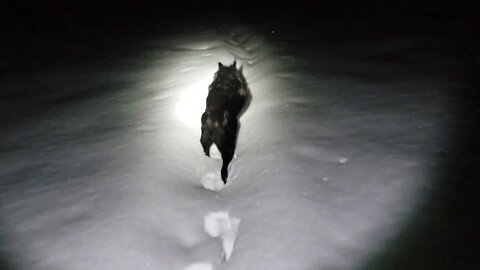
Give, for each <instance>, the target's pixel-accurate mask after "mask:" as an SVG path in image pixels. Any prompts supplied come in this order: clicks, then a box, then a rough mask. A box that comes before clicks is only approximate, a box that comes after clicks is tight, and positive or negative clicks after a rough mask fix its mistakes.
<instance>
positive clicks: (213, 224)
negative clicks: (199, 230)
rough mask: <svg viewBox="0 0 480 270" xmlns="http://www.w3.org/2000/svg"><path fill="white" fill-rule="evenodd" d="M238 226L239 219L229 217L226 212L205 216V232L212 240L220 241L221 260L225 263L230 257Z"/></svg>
mask: <svg viewBox="0 0 480 270" xmlns="http://www.w3.org/2000/svg"><path fill="white" fill-rule="evenodd" d="M239 225H240V219H239V218H234V217H230V215H229V213H228V212H226V211H221V212H211V213H208V215H206V216H205V232H206V233H207V234H208V235H210V236H211V237H213V238H217V237H220V238H221V239H222V248H223V252H222V258H224V259H225V260H226V261H228V259H230V256H232V252H233V245H234V243H235V239H236V238H237V234H238V227H239Z"/></svg>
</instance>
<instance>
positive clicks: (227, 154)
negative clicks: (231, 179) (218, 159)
mask: <svg viewBox="0 0 480 270" xmlns="http://www.w3.org/2000/svg"><path fill="white" fill-rule="evenodd" d="M220 152H221V153H222V161H223V165H222V171H221V175H222V180H223V183H225V184H226V183H227V178H228V165H229V164H230V162H231V161H232V159H233V155H234V153H235V145H233V146H230V147H227V148H226V149H225V148H224V149H221V151H220Z"/></svg>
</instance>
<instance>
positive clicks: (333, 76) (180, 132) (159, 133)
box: [0, 24, 458, 270]
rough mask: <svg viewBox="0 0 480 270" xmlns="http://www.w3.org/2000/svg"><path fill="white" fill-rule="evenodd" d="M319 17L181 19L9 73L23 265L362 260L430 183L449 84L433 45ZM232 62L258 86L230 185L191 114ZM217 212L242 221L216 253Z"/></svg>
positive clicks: (11, 172)
mask: <svg viewBox="0 0 480 270" xmlns="http://www.w3.org/2000/svg"><path fill="white" fill-rule="evenodd" d="M329 27H330V26H329V25H328V24H325V25H324V26H322V27H319V28H317V29H316V31H318V33H322V31H325V33H326V34H325V35H326V36H325V37H322V38H321V39H314V38H313V36H312V35H310V33H309V31H310V30H309V29H304V31H299V30H298V29H289V28H288V27H281V26H275V25H268V24H266V25H257V26H256V27H253V26H246V25H242V24H231V25H224V26H221V27H217V26H212V25H207V24H205V25H202V24H196V25H190V26H189V25H183V26H182V27H179V28H178V31H177V32H176V34H171V35H169V36H168V37H165V36H162V37H160V36H159V37H156V36H154V35H152V36H150V37H148V38H145V39H143V40H139V41H138V42H137V44H136V45H135V46H136V47H135V48H136V49H137V50H136V51H135V53H130V54H126V55H121V54H120V56H117V57H116V58H114V59H109V60H99V61H89V62H87V63H82V62H79V63H72V64H70V65H65V66H62V67H59V68H51V69H46V70H44V71H42V72H37V73H35V74H33V75H25V76H24V77H21V78H12V79H5V80H3V81H1V82H0V88H2V89H4V91H9V92H11V93H14V94H15V93H17V94H18V93H25V94H28V95H29V96H31V99H29V100H25V99H20V98H19V99H15V95H14V94H12V97H11V99H10V100H6V101H5V100H4V101H2V102H5V103H4V105H5V104H7V103H8V104H10V106H15V108H16V110H17V111H15V113H11V115H10V116H11V117H12V118H9V119H13V120H12V121H6V122H4V123H3V124H2V133H1V134H0V139H1V141H0V143H1V144H0V162H1V164H2V166H1V168H0V184H1V189H0V190H1V191H0V196H1V201H2V208H1V215H2V227H1V229H2V237H3V238H4V239H3V240H4V245H3V252H4V253H5V254H8V255H9V258H12V260H13V261H14V263H16V264H17V265H18V267H19V268H20V269H32V270H52V269H62V270H77V269H78V270H85V269H89V270H96V269H99V270H106V269H116V270H122V269H166V270H174V269H189V270H192V269H197V270H198V269H215V270H218V269H230V270H236V269H257V270H262V269H276V270H281V269H288V270H290V269H306V270H308V269H357V268H359V267H360V266H361V265H362V263H363V262H364V261H365V260H366V259H367V257H368V256H370V255H371V254H372V253H374V252H376V251H378V250H380V249H382V247H383V245H384V244H385V243H386V241H387V240H389V239H391V238H392V237H394V236H395V234H396V232H398V231H399V230H400V229H401V227H402V225H403V224H404V222H405V220H406V219H407V218H408V217H409V216H410V215H411V214H412V213H414V212H415V209H416V205H417V204H418V203H420V202H421V198H422V196H423V195H424V192H428V190H429V188H430V187H431V186H432V185H433V184H431V183H430V182H429V181H428V179H429V173H430V171H429V169H430V168H431V166H432V163H433V162H434V160H433V158H432V157H433V156H434V155H435V154H436V153H438V152H441V151H442V147H439V146H442V145H444V140H445V138H444V132H443V131H444V130H445V128H446V126H448V125H447V124H448V121H449V120H451V119H450V118H449V117H451V109H452V102H453V101H452V98H451V97H450V96H449V95H448V91H447V89H450V88H452V87H457V86H458V83H457V82H456V81H455V80H454V79H453V78H452V77H451V76H449V75H448V74H449V68H451V67H452V65H454V64H455V59H452V58H451V57H450V56H449V55H448V54H447V53H445V52H443V51H442V50H440V49H439V47H435V42H433V41H431V40H428V39H422V38H420V37H413V36H412V37H409V36H400V37H384V38H378V39H371V40H370V41H366V39H363V38H361V37H360V38H358V37H356V36H352V38H349V39H336V38H335V35H330V36H328V35H327V34H328V33H331V32H333V33H335V31H332V30H330V29H329ZM234 58H236V59H237V61H238V63H240V64H243V65H244V72H245V76H246V78H247V81H248V83H249V86H250V89H251V91H252V95H253V99H252V104H251V106H250V108H249V109H248V111H247V112H246V113H245V114H244V115H243V116H242V118H241V122H242V126H241V130H240V134H239V139H238V147H237V151H236V154H237V158H236V159H235V160H234V161H233V162H232V163H233V164H232V167H231V171H230V178H229V182H228V184H227V186H225V187H223V186H218V185H217V186H216V184H215V181H213V180H215V179H214V178H215V175H216V174H218V172H219V170H220V167H221V160H218V159H209V158H208V157H206V156H205V155H204V154H203V152H202V148H201V145H200V143H199V138H200V115H201V112H202V111H203V109H204V106H205V97H206V94H207V92H206V91H207V86H208V84H209V83H210V82H211V80H212V79H213V73H214V72H215V70H216V68H217V62H219V61H221V62H223V63H226V64H228V63H231V62H232V61H233V59H234ZM11 104H14V105H11ZM13 115H14V116H13ZM205 179H206V180H205ZM212 179H213V180H212ZM217 180H218V178H217ZM204 187H205V188H207V189H211V190H206V189H205V188H204ZM209 187H210V188H209ZM212 190H213V191H212ZM212 212H228V213H229V214H230V215H231V216H234V217H236V218H238V219H239V220H240V219H241V228H240V229H239V231H238V235H237V237H236V239H235V245H234V249H233V253H232V254H231V257H230V259H229V260H228V261H226V262H223V261H221V260H220V254H221V253H222V249H223V248H222V246H221V244H220V243H219V241H218V239H213V238H211V237H210V236H209V235H208V234H207V233H206V232H205V231H204V225H205V224H204V217H206V216H207V215H208V214H209V213H212ZM232 244H233V243H232Z"/></svg>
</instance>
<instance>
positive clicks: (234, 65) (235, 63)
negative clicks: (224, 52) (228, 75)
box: [232, 60, 237, 68]
mask: <svg viewBox="0 0 480 270" xmlns="http://www.w3.org/2000/svg"><path fill="white" fill-rule="evenodd" d="M232 66H233V67H234V68H237V60H235V61H233V64H232Z"/></svg>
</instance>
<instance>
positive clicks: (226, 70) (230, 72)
mask: <svg viewBox="0 0 480 270" xmlns="http://www.w3.org/2000/svg"><path fill="white" fill-rule="evenodd" d="M218 76H228V77H233V78H236V79H237V80H238V81H239V82H240V83H242V84H245V82H246V81H245V77H244V76H243V66H240V67H239V68H237V60H235V61H233V64H231V65H230V66H225V65H223V64H222V63H221V62H218V70H217V72H215V78H214V79H216V78H217V77H218Z"/></svg>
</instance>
